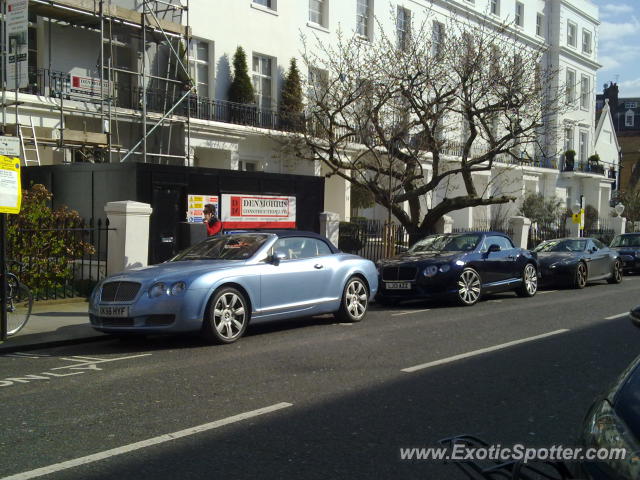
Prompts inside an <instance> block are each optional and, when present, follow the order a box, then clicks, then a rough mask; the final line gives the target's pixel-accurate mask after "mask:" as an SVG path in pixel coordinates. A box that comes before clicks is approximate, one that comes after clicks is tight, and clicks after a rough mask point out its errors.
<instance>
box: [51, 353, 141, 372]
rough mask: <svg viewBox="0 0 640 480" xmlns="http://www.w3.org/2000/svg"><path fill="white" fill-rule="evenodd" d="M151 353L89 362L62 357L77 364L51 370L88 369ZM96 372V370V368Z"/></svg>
mask: <svg viewBox="0 0 640 480" xmlns="http://www.w3.org/2000/svg"><path fill="white" fill-rule="evenodd" d="M150 355H151V354H150V353H142V354H140V355H131V356H128V357H118V358H92V359H90V360H87V357H62V358H61V359H60V360H64V361H67V362H75V364H74V365H67V366H66V367H56V368H52V369H51V370H64V369H67V368H78V369H82V368H86V367H87V366H93V365H97V364H99V363H109V362H119V361H120V360H131V359H132V358H140V357H148V356H150ZM94 370H95V368H94ZM98 370H99V369H98Z"/></svg>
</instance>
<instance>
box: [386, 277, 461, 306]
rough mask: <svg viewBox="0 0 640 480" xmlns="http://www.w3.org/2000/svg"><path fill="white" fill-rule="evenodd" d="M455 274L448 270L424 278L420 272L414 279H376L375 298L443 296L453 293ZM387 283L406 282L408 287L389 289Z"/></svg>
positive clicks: (398, 298)
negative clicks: (385, 280)
mask: <svg viewBox="0 0 640 480" xmlns="http://www.w3.org/2000/svg"><path fill="white" fill-rule="evenodd" d="M456 280H457V274H453V275H452V274H451V273H450V272H447V273H441V274H438V275H436V276H434V277H431V278H426V277H424V276H422V275H421V274H418V277H417V278H416V279H414V280H408V281H403V280H399V281H393V282H384V281H383V280H382V279H380V280H379V281H378V294H377V296H376V298H383V299H389V300H413V299H424V300H429V299H434V298H439V297H443V296H449V295H455V294H456V293H457V288H456ZM387 283H408V284H409V285H410V288H409V289H390V288H387Z"/></svg>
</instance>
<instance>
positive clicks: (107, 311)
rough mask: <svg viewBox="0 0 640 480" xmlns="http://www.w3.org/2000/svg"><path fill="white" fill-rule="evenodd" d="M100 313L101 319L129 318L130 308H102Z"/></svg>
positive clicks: (114, 306)
mask: <svg viewBox="0 0 640 480" xmlns="http://www.w3.org/2000/svg"><path fill="white" fill-rule="evenodd" d="M99 313H100V316H101V317H117V318H122V317H128V316H129V307H127V306H116V305H113V306H110V307H100V308H99Z"/></svg>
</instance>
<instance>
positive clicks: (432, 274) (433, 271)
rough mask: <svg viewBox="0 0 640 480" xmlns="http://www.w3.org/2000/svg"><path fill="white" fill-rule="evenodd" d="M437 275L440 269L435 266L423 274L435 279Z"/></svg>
mask: <svg viewBox="0 0 640 480" xmlns="http://www.w3.org/2000/svg"><path fill="white" fill-rule="evenodd" d="M436 273H438V267H437V266H435V265H429V266H428V267H427V268H425V269H424V270H423V272H422V274H423V275H424V276H425V277H433V276H434V275H435V274H436Z"/></svg>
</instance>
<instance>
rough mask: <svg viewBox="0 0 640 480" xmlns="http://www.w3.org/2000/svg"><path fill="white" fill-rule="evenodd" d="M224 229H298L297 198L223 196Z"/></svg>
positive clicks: (222, 214) (222, 217)
mask: <svg viewBox="0 0 640 480" xmlns="http://www.w3.org/2000/svg"><path fill="white" fill-rule="evenodd" d="M221 207H222V208H221V214H220V215H221V218H220V219H221V220H222V222H223V223H224V229H225V230H229V229H231V228H296V197H280V196H274V195H243V194H226V195H222V202H221Z"/></svg>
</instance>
